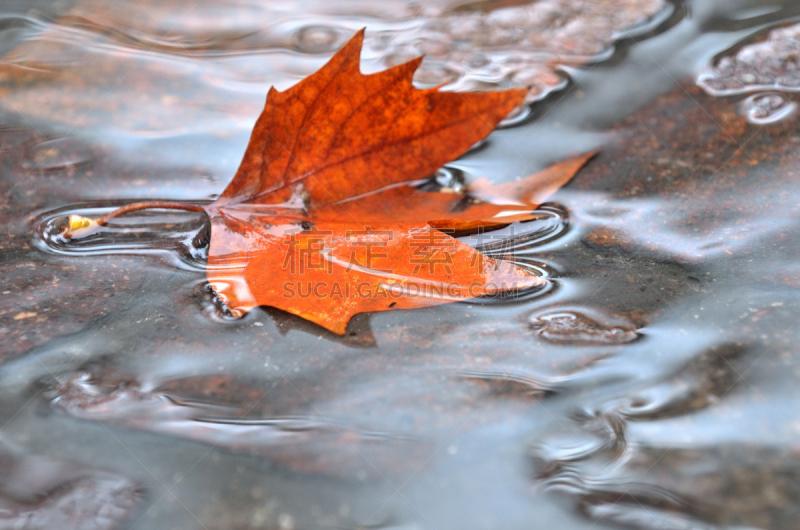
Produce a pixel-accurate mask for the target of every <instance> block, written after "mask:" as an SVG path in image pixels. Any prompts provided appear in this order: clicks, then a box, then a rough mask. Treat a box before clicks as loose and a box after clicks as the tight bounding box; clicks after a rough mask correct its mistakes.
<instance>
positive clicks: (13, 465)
mask: <svg viewBox="0 0 800 530" xmlns="http://www.w3.org/2000/svg"><path fill="white" fill-rule="evenodd" d="M0 470H1V471H2V479H0V510H1V511H2V515H0V521H2V523H1V524H0V526H2V527H3V528H82V529H86V530H113V529H116V528H120V527H121V526H122V525H124V524H125V522H126V521H127V520H128V519H130V517H131V516H132V515H133V514H134V512H135V510H137V509H138V508H139V506H140V504H141V502H142V501H143V500H144V492H143V490H142V488H141V487H139V486H138V485H137V484H136V483H134V482H133V481H131V480H129V479H127V478H125V477H123V476H121V475H117V474H115V473H110V472H106V471H101V470H98V469H93V468H90V467H86V466H83V465H79V464H77V463H71V462H60V461H55V460H51V459H48V458H42V457H17V456H12V455H10V454H5V455H0Z"/></svg>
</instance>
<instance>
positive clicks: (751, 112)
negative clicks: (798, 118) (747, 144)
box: [739, 92, 797, 125]
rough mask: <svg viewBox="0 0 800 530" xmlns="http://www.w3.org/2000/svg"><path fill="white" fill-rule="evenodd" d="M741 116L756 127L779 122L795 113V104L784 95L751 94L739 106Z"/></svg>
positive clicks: (775, 93) (770, 93)
mask: <svg viewBox="0 0 800 530" xmlns="http://www.w3.org/2000/svg"><path fill="white" fill-rule="evenodd" d="M739 107H740V111H741V114H742V115H743V116H744V117H745V118H746V119H747V121H749V122H750V123H754V124H756V125H766V124H768V123H774V122H776V121H780V120H782V119H784V118H786V117H788V116H791V115H792V114H794V113H795V112H796V111H797V103H796V102H795V101H793V100H791V99H790V98H789V97H788V96H787V95H786V94H779V93H777V92H765V93H759V94H753V95H752V96H750V97H748V98H747V99H745V100H743V101H742V102H741V103H740V104H739Z"/></svg>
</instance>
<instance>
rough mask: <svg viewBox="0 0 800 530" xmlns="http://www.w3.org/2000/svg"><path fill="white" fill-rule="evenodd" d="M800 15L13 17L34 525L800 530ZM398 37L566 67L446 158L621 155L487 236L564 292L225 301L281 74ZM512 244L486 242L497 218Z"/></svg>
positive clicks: (354, 12)
mask: <svg viewBox="0 0 800 530" xmlns="http://www.w3.org/2000/svg"><path fill="white" fill-rule="evenodd" d="M798 19H800V4H798V3H797V2H792V1H789V0H785V1H783V2H779V1H776V2H772V3H766V2H763V1H761V0H739V1H735V2H731V1H729V0H686V1H679V0H676V1H674V2H667V1H666V0H625V1H622V2H620V1H617V2H613V3H612V2H608V1H598V0H595V1H584V0H540V1H538V2H526V1H523V0H511V1H506V0H482V1H478V2H466V1H463V0H461V1H459V0H433V1H431V2H426V3H420V2H411V1H404V0H388V1H385V2H379V3H364V2H361V1H356V0H340V1H336V2H322V1H318V0H314V1H307V2H297V1H293V0H287V1H284V2H280V3H276V2H267V3H263V2H248V1H247V0H225V1H222V2H220V1H218V0H213V1H212V0H200V1H193V0H168V1H160V2H155V1H154V0H152V1H151V0H139V1H133V0H132V1H122V2H115V3H113V5H112V4H111V3H109V2H102V1H100V0H58V1H56V2H49V1H48V2H43V1H39V0H9V1H7V2H4V3H3V5H2V7H0V197H2V200H0V219H2V226H3V227H4V231H5V233H4V238H3V240H2V242H0V266H2V282H0V284H1V285H0V292H2V297H0V337H2V348H0V469H2V471H3V472H2V473H0V528H81V529H98V530H101V529H113V528H131V529H134V528H135V529H164V528H171V529H209V530H210V529H240V528H242V529H244V528H268V529H282V530H288V529H298V530H299V529H317V528H319V529H353V530H355V529H367V528H369V529H378V528H387V529H389V528H393V529H401V528H402V529H409V530H411V529H467V530H471V529H476V530H477V529H494V528H497V529H504V530H508V529H520V530H522V529H526V530H527V529H531V528H542V529H549V528H563V529H571V528H575V529H579V528H597V529H601V528H641V529H676V530H677V529H717V528H719V529H725V528H765V529H767V528H769V529H772V528H775V529H786V528H800V522H799V521H800V501H798V499H800V407H798V405H797V404H798V402H800V390H799V389H800V385H799V384H798V382H799V381H800V360H796V359H795V356H796V355H797V354H798V344H800V327H798V326H797V322H798V316H797V315H798V311H800V260H798V250H797V249H798V247H799V246H800V235H798V234H800V230H798V228H800V200H798V199H800V149H798V148H800V131H798V127H797V124H798V121H797V120H798V117H797V113H796V108H797V92H798V91H799V90H798V87H800V81H798V79H800V74H798V72H800V67H799V66H798V64H797V60H796V57H797V51H798V50H800V30H798V28H800V26H797V21H798ZM363 26H366V27H367V37H366V44H367V46H366V48H365V53H364V57H363V61H362V68H363V70H364V71H365V72H370V71H377V70H380V69H383V68H385V67H386V66H388V65H392V64H397V63H398V62H402V61H404V60H406V59H408V58H411V57H413V56H415V55H418V54H420V53H426V54H427V55H426V59H425V61H424V62H423V66H422V68H421V70H420V72H419V73H418V75H417V78H416V82H417V83H418V84H419V86H431V85H437V84H440V83H449V84H448V85H447V88H448V89H457V90H475V89H496V88H506V87H512V86H530V87H531V90H530V92H529V98H528V99H529V107H528V108H527V109H525V110H523V111H522V112H521V113H519V114H518V115H517V116H516V117H512V118H510V119H509V120H507V122H506V123H505V124H504V125H503V126H502V127H501V128H500V129H498V130H497V131H495V132H494V133H492V134H491V135H490V136H489V138H488V139H487V140H486V141H485V142H484V143H483V144H481V145H480V146H477V147H476V148H475V149H473V151H471V152H470V153H468V154H467V155H465V156H464V157H462V158H460V159H458V160H456V161H454V162H452V163H450V164H448V165H447V166H446V167H445V168H443V169H442V170H440V171H439V172H437V174H436V175H433V176H431V178H430V179H429V181H428V182H426V183H425V185H424V186H427V187H428V188H430V189H436V188H442V187H447V188H453V189H459V188H460V187H463V186H464V185H465V183H469V182H471V181H474V180H475V179H477V178H479V177H481V176H487V177H488V178H490V179H491V180H492V181H493V182H505V181H511V180H513V179H514V178H516V177H519V176H522V175H527V174H530V173H532V172H534V171H537V170H539V169H542V168H544V167H546V166H548V165H550V164H551V163H554V162H557V161H560V160H563V159H565V158H567V157H568V156H570V155H574V154H577V153H584V152H588V151H592V150H598V151H599V152H600V154H599V155H598V156H597V157H596V158H595V159H594V160H592V161H591V162H590V163H589V164H588V165H587V166H586V168H584V169H583V170H582V171H581V172H580V173H578V175H577V177H576V178H575V179H574V180H573V181H572V182H571V183H570V184H568V185H567V186H566V187H564V188H563V189H561V190H560V191H558V192H557V193H556V194H555V195H554V196H553V197H552V198H551V199H550V202H548V203H546V204H544V205H542V206H541V207H540V210H539V214H540V215H539V217H538V218H537V219H536V220H534V221H530V222H526V223H515V224H512V225H510V226H508V227H506V228H504V229H502V230H500V231H497V232H491V233H490V234H478V235H473V236H465V237H464V238H463V240H464V241H466V242H467V243H470V244H472V245H474V246H476V247H478V248H481V249H482V250H484V251H485V252H486V253H487V254H488V255H490V256H492V257H497V258H502V259H508V260H511V261H514V262H515V263H518V264H520V265H522V266H526V267H529V268H531V269H534V270H536V271H538V272H539V273H541V274H542V275H544V276H546V277H548V278H549V279H550V280H551V282H552V285H551V286H550V287H549V288H547V289H538V290H534V291H532V292H529V293H523V294H522V296H519V297H496V298H488V299H478V300H471V301H469V302H467V303H456V304H447V305H442V306H438V307H433V308H429V309H420V310H414V311H389V312H383V313H376V314H372V315H370V314H362V315H358V316H357V317H356V318H355V319H354V320H353V321H352V322H351V324H350V326H349V327H348V331H347V334H346V335H344V336H341V337H340V336H335V335H333V334H331V333H329V332H326V331H325V330H323V329H322V328H320V327H318V326H316V325H314V324H311V323H309V322H306V321H303V320H302V319H299V318H297V317H294V316H292V315H289V314H287V313H284V312H281V311H278V310H274V309H271V308H260V309H257V310H254V311H252V312H250V313H248V314H247V315H246V316H245V317H244V318H241V319H235V318H231V317H227V316H225V315H224V314H221V313H220V312H219V310H218V308H217V307H216V306H215V305H214V303H213V300H212V297H211V296H210V295H209V293H208V290H207V288H206V287H207V286H206V282H205V275H204V272H203V271H204V259H205V256H204V253H203V251H202V241H203V230H204V229H205V227H204V222H203V219H202V215H197V214H190V213H175V212H160V211H155V212H149V213H141V214H137V215H131V216H130V217H125V218H120V219H119V220H118V222H117V223H115V224H114V226H109V227H107V228H106V229H104V230H103V231H101V232H100V233H99V234H98V235H97V237H94V238H92V239H87V240H86V241H82V242H80V243H67V242H65V241H63V240H59V238H58V237H56V236H55V235H54V234H57V225H58V223H59V222H60V220H63V217H64V216H65V215H66V214H82V215H90V216H99V215H102V214H104V213H107V212H108V211H110V210H111V209H113V208H114V207H116V206H119V205H121V204H126V203H129V202H134V201H137V200H170V201H193V202H195V203H204V202H207V201H210V200H213V199H214V198H215V196H216V194H218V193H220V192H221V191H222V189H223V188H224V187H225V185H226V184H227V182H228V181H229V180H230V178H231V177H232V175H233V173H234V172H235V169H236V167H237V165H238V163H239V160H240V158H241V154H242V152H243V150H244V147H245V144H246V142H247V139H248V137H249V133H250V129H251V128H252V125H253V123H254V121H255V118H256V117H257V115H258V113H259V111H260V108H261V106H262V105H263V100H264V95H265V93H266V91H267V89H268V88H269V86H270V85H273V84H274V85H275V86H276V87H277V88H279V89H284V88H286V87H288V86H291V85H292V84H293V83H295V82H297V81H298V80H299V79H301V78H303V77H305V76H307V75H309V74H311V73H312V72H313V71H315V70H316V69H317V68H319V66H321V65H322V64H323V63H324V62H325V61H326V60H327V59H328V58H329V57H330V55H331V53H333V52H334V51H335V50H336V49H337V48H338V47H339V46H341V44H342V43H343V42H344V41H345V40H346V39H347V38H348V37H349V36H350V35H352V33H353V32H354V31H356V30H357V29H359V28H360V27H363ZM487 235H488V236H490V237H486V236H487Z"/></svg>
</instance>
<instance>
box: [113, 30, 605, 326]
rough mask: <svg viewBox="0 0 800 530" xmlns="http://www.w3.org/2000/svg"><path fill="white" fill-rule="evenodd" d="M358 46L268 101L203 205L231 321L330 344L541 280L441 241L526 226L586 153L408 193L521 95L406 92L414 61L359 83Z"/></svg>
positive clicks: (215, 281) (212, 262) (212, 273)
mask: <svg viewBox="0 0 800 530" xmlns="http://www.w3.org/2000/svg"><path fill="white" fill-rule="evenodd" d="M363 36H364V33H363V30H362V31H360V32H358V33H357V34H356V36H355V37H353V38H352V39H351V40H350V42H348V43H347V44H346V45H345V46H344V47H343V48H342V49H341V50H340V51H339V52H338V53H337V54H336V55H334V56H333V58H332V59H331V60H330V61H329V62H328V63H327V64H326V65H325V66H323V67H322V68H321V69H320V70H319V71H318V72H316V73H315V74H313V75H311V76H309V77H308V78H306V79H304V80H303V81H301V82H300V83H298V84H297V85H295V86H294V87H292V88H290V89H288V90H286V91H285V92H279V91H277V90H275V89H274V88H273V89H271V90H270V91H269V93H268V95H267V101H266V105H265V108H264V111H263V112H262V113H261V116H260V117H259V118H258V121H257V122H256V125H255V127H254V129H253V133H252V136H251V138H250V142H249V144H248V146H247V150H246V152H245V155H244V159H243V160H242V163H241V165H240V167H239V170H238V171H237V173H236V175H235V176H234V178H233V180H232V181H231V182H230V184H229V185H228V187H227V188H226V189H225V190H224V191H223V192H222V194H221V195H220V197H219V198H218V199H217V200H216V201H214V202H213V203H211V204H209V205H207V206H205V207H202V210H204V211H205V212H206V213H207V214H208V216H209V218H210V220H211V241H210V245H209V257H208V269H207V276H208V280H209V283H210V284H211V285H212V287H213V288H214V290H215V292H216V293H217V295H218V296H219V297H220V299H221V300H222V301H223V302H224V303H225V304H226V306H227V307H228V308H229V309H230V311H231V312H232V313H234V314H237V315H241V314H243V313H245V312H247V311H249V310H250V309H252V308H254V307H257V306H261V305H267V306H272V307H277V308H280V309H283V310H286V311H288V312H290V313H293V314H295V315H299V316H301V317H303V318H305V319H308V320H311V321H313V322H315V323H317V324H319V325H321V326H323V327H325V328H327V329H329V330H331V331H333V332H335V333H338V334H342V333H344V331H345V328H346V326H347V323H348V321H349V320H350V318H351V317H352V316H353V315H355V314H357V313H363V312H368V311H386V310H389V309H411V308H419V307H426V306H432V305H436V304H441V303H446V302H452V301H457V300H465V299H469V298H474V297H477V296H483V295H487V294H495V293H497V292H502V291H507V290H515V289H523V288H528V287H534V286H538V285H542V284H544V283H546V281H545V280H544V279H542V278H540V277H538V276H535V275H533V274H531V273H529V272H527V271H525V270H524V269H522V268H520V267H518V266H516V265H514V264H512V263H509V262H504V261H500V260H495V259H492V258H489V257H487V256H484V255H483V254H481V253H480V252H479V251H478V250H476V249H474V248H472V247H470V246H468V245H466V244H465V243H462V242H461V241H459V240H457V239H455V238H453V237H452V236H451V234H452V233H453V232H454V231H463V230H474V229H477V228H478V227H493V226H498V225H505V224H508V223H510V222H514V221H520V220H527V219H532V218H533V216H532V214H531V210H533V209H534V208H535V207H536V206H537V205H538V204H539V203H540V202H541V201H542V200H543V199H544V197H545V196H547V195H549V194H550V193H552V192H553V191H555V190H556V189H558V188H559V187H560V186H562V185H563V184H564V183H565V182H567V181H568V180H569V179H570V178H571V177H572V175H574V174H575V172H576V171H578V169H580V167H581V166H582V165H583V164H585V162H586V161H587V160H588V158H590V157H591V156H592V155H588V156H583V157H579V158H576V159H574V160H570V161H567V162H563V163H561V164H557V165H555V166H553V167H551V168H548V169H546V170H544V171H542V172H540V173H537V174H535V175H532V176H530V177H527V178H525V179H522V180H520V181H517V182H514V183H509V184H503V185H499V186H493V185H491V184H490V183H489V182H488V181H486V180H485V179H481V180H478V181H476V182H475V183H473V184H472V185H471V186H470V187H469V188H468V189H467V191H466V193H463V194H458V193H441V192H424V191H420V190H418V189H417V188H416V187H414V185H413V183H414V181H418V180H419V179H421V178H424V177H426V176H428V175H430V174H431V173H433V172H434V171H435V170H436V169H437V168H439V167H440V166H441V165H442V164H444V163H445V162H448V161H450V160H453V159H454V158H456V157H458V156H460V155H461V154H463V153H464V152H466V151H467V150H468V149H469V148H470V147H471V146H472V145H474V144H475V143H476V142H478V141H479V140H480V139H482V138H483V137H485V136H486V135H487V134H489V133H490V132H491V131H492V129H494V127H495V126H496V125H497V123H498V122H499V121H500V120H502V119H503V118H504V117H506V116H507V115H508V113H509V112H510V111H511V110H512V109H513V108H514V107H515V106H517V105H519V104H521V103H522V101H523V99H524V96H525V90H507V91H500V92H473V93H453V92H440V91H439V90H438V89H437V88H433V89H428V90H417V89H416V88H414V87H413V85H412V83H411V78H412V75H413V73H414V71H415V70H416V68H417V67H418V66H419V64H420V61H421V59H415V60H413V61H410V62H408V63H405V64H401V65H399V66H395V67H393V68H390V69H389V70H386V71H383V72H379V73H376V74H372V75H363V74H361V72H360V71H359V58H360V51H361V44H362V40H363ZM146 205H147V203H144V204H143V205H131V206H129V207H127V208H123V209H121V210H120V211H118V212H122V213H124V211H131V210H134V209H139V208H141V207H146ZM152 206H156V207H157V206H158V205H157V204H155V203H151V207H152ZM162 206H163V204H162ZM192 209H200V207H192ZM112 216H113V214H112ZM108 217H109V216H107V218H108ZM107 218H104V219H102V220H101V221H100V224H103V222H104V221H105V220H107Z"/></svg>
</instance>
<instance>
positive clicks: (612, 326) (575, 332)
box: [529, 310, 639, 345]
mask: <svg viewBox="0 0 800 530" xmlns="http://www.w3.org/2000/svg"><path fill="white" fill-rule="evenodd" d="M601 319H602V317H600V318H597V316H595V318H593V317H590V316H589V315H587V314H586V313H583V312H580V311H568V310H557V311H552V312H547V313H539V314H536V315H532V316H531V317H530V319H529V323H530V326H531V328H532V329H533V330H535V331H536V333H537V334H538V335H539V336H540V337H542V338H543V339H545V340H548V341H550V342H555V343H560V344H585V345H609V344H627V343H629V342H633V341H634V340H636V339H637V338H639V333H638V332H637V331H636V328H635V327H634V326H633V325H632V324H627V323H610V322H602V321H601Z"/></svg>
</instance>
